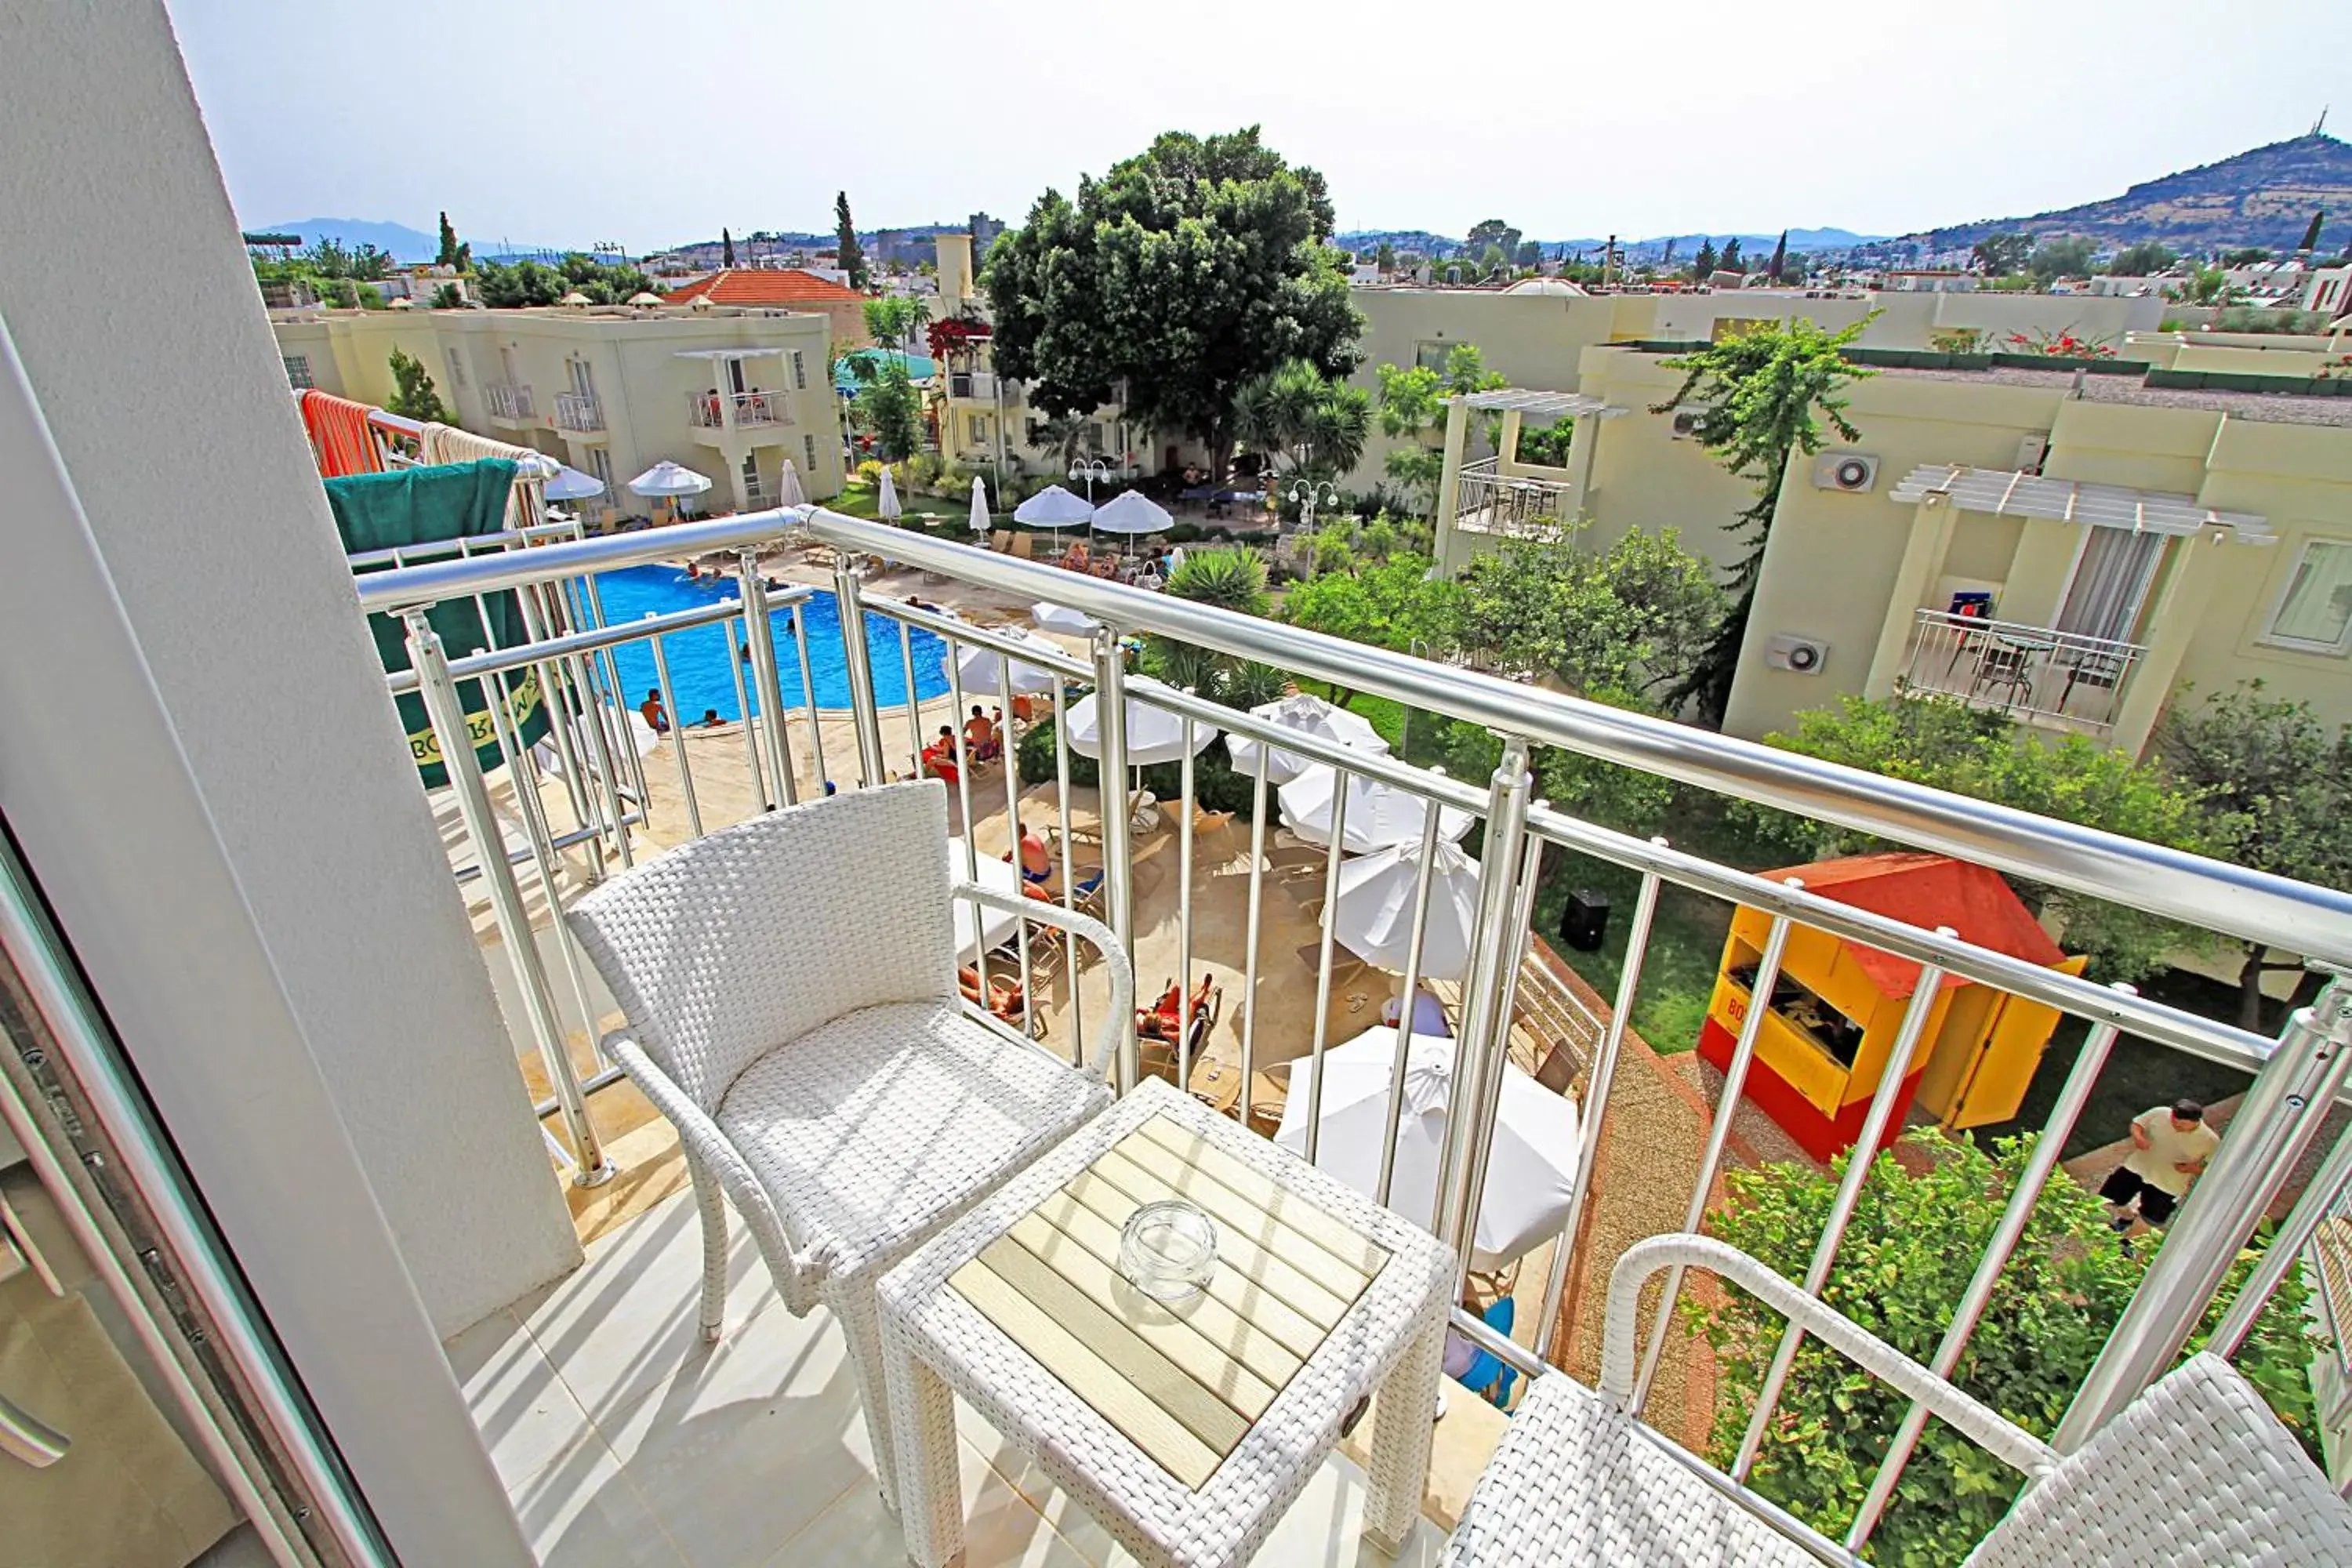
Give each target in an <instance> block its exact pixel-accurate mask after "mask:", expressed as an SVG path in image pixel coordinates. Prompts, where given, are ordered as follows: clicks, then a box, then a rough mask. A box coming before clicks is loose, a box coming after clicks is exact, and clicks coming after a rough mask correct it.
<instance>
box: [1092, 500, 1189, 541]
mask: <svg viewBox="0 0 2352 1568" xmlns="http://www.w3.org/2000/svg"><path fill="white" fill-rule="evenodd" d="M1175 522H1176V520H1175V519H1174V518H1173V517H1171V516H1170V515H1169V514H1168V509H1167V508H1166V507H1163V506H1161V505H1160V503H1159V502H1158V501H1156V500H1152V499H1151V498H1150V496H1148V495H1145V494H1144V493H1143V492H1142V491H1141V490H1126V491H1123V492H1121V493H1120V494H1118V495H1116V496H1113V497H1112V498H1111V499H1110V500H1107V501H1105V502H1103V503H1102V505H1100V506H1098V507H1097V508H1096V509H1095V516H1094V530H1095V531H1096V532H1097V533H1158V532H1160V531H1163V530H1165V529H1169V528H1172V527H1174V526H1175Z"/></svg>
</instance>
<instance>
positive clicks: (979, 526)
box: [971, 474, 989, 535]
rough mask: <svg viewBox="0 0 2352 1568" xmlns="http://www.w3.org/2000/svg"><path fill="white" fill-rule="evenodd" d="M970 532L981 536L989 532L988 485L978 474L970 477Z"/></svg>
mask: <svg viewBox="0 0 2352 1568" xmlns="http://www.w3.org/2000/svg"><path fill="white" fill-rule="evenodd" d="M971 531H973V532H974V533H977V534H982V535H985V534H986V533H987V532H988V531H989V521H988V485H987V482H986V481H985V480H983V479H982V478H981V477H980V476H979V475H978V474H974V475H972V477H971Z"/></svg>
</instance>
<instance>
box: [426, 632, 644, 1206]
mask: <svg viewBox="0 0 2352 1568" xmlns="http://www.w3.org/2000/svg"><path fill="white" fill-rule="evenodd" d="M428 607H429V606H428ZM400 618H401V624H402V626H403V627H404V629H405V630H406V632H407V636H408V662H409V666H410V668H413V669H415V671H416V689H417V693H418V695H420V696H421V697H423V698H424V700H425V714H426V716H427V717H428V718H429V719H430V720H431V721H432V724H433V736H434V740H435V741H436V743H438V744H439V746H440V748H441V765H442V767H443V769H444V770H445V771H446V773H448V775H449V784H450V786H451V788H452V790H453V791H454V792H455V794H456V795H457V812H458V815H459V816H461V817H462V818H464V820H465V824H466V835H467V837H469V838H470V839H472V840H473V847H474V856H475V858H476V859H477V860H478V861H479V862H480V864H481V868H482V882H483V885H484V886H485V887H487V888H488V889H489V894H490V913H491V915H492V916H493V917H494V918H495V919H496V920H497V921H498V925H499V940H500V941H501V942H504V943H505V944H506V949H507V954H508V957H509V959H510V960H511V961H512V963H514V970H515V981H516V985H517V988H518V989H519V990H520V992H521V993H522V1008H523V1017H524V1019H525V1021H526V1022H527V1023H528V1024H529V1026H530V1033H531V1041H532V1044H534V1045H535V1046H537V1047H539V1055H540V1059H541V1062H542V1063H543V1064H545V1066H546V1068H547V1078H548V1081H549V1083H551V1084H552V1085H553V1086H554V1089H555V1102H556V1105H557V1107H558V1109H560V1110H561V1111H562V1115H563V1124H564V1130H565V1131H568V1132H570V1133H571V1134H572V1148H573V1149H574V1150H575V1151H576V1152H577V1153H578V1154H579V1157H580V1165H579V1169H578V1170H577V1171H576V1172H574V1173H573V1174H572V1184H574V1185H575V1186H583V1187H596V1186H602V1185H604V1184H605V1183H606V1182H609V1181H611V1180H612V1179H613V1174H614V1168H615V1167H614V1164H613V1162H612V1160H611V1159H610V1158H609V1157H608V1156H607V1155H606V1154H605V1152H604V1139H603V1138H602V1137H601V1136H599V1135H598V1133H597V1131H596V1125H595V1123H594V1122H593V1121H591V1120H590V1119H589V1116H588V1101H587V1098H586V1097H585V1096H584V1095H583V1094H582V1093H581V1091H580V1079H579V1075H578V1074H577V1073H576V1072H575V1071H573V1069H572V1056H571V1053H570V1052H569V1051H567V1050H566V1049H565V1048H564V1040H563V1023H562V1017H561V1016H560V1015H559V1014H558V1013H557V1012H556V1009H555V997H554V994H553V993H552V992H551V990H550V989H549V986H548V981H547V966H546V965H545V964H544V963H541V960H540V954H539V943H538V939H537V938H536V937H535V936H534V935H533V934H532V931H531V928H530V909H529V907H528V906H526V905H525V904H524V902H523V899H522V889H521V888H520V886H519V885H518V884H517V883H516V881H515V875H514V867H513V865H512V864H511V863H509V861H508V859H507V847H506V838H505V836H504V835H503V834H501V833H500V832H499V825H498V818H497V817H496V816H494V815H493V814H492V812H491V810H490V791H489V786H488V784H485V783H484V782H483V779H482V766H481V761H480V759H479V758H478V757H477V756H475V754H474V742H473V734H472V731H471V730H470V729H469V728H468V726H467V722H466V705H465V703H464V702H463V701H461V700H459V698H458V696H457V682H456V681H455V680H454V679H451V678H450V675H449V659H448V656H447V654H446V653H445V652H444V651H443V649H442V647H441V638H440V637H439V636H438V634H436V632H435V631H434V630H433V627H432V625H431V623H430V622H428V621H427V620H426V619H425V607H420V608H416V609H411V610H404V611H402V612H401V617H400ZM517 787H518V788H529V787H530V785H528V784H522V783H520V782H519V783H518V784H517ZM549 912H550V915H551V918H553V919H555V920H559V921H560V920H562V918H563V912H562V910H560V909H551V910H550V911H549ZM558 934H559V937H560V935H561V933H558ZM591 1027H593V1024H592V1025H591Z"/></svg>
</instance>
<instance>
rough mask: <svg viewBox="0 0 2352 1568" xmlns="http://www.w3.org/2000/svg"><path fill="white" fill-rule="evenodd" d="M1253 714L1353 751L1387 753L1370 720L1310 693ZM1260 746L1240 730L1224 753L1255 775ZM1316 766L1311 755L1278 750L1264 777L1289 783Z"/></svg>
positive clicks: (1230, 736) (1258, 708) (1229, 739)
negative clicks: (1309, 756) (1305, 755)
mask: <svg viewBox="0 0 2352 1568" xmlns="http://www.w3.org/2000/svg"><path fill="white" fill-rule="evenodd" d="M1250 717H1251V718H1253V719H1264V720H1265V721H1268V722H1270V723H1274V724H1278V725H1280V726H1281V727H1282V728H1284V729H1286V730H1296V731H1298V732H1299V733H1300V734H1302V735H1313V736H1316V737H1318V739H1321V740H1326V741H1330V742H1334V743H1336V744H1339V745H1342V746H1345V747H1347V748H1348V749H1349V751H1351V752H1370V753H1372V754H1373V755H1375V756H1385V755H1386V754H1387V753H1388V749H1389V743H1388V742H1386V741H1383V740H1381V732H1380V731H1378V730H1375V729H1373V728H1372V726H1371V724H1370V721H1368V720H1366V719H1364V718H1362V717H1360V715H1358V714H1354V713H1350V712H1349V711H1348V710H1346V709H1345V708H1340V707H1337V706H1335V705H1333V704H1331V703H1328V702H1326V701H1324V700H1323V699H1321V698H1320V697H1317V696H1313V695H1311V694H1310V693H1307V692H1304V691H1300V692H1295V693H1293V694H1292V695H1290V696H1288V697H1285V698H1282V699H1280V700H1277V701H1274V702H1262V703H1260V704H1259V705H1258V706H1256V707H1255V708H1253V709H1251V710H1250ZM1257 747H1258V743H1257V742H1255V741H1254V740H1251V739H1250V738H1249V737H1248V736H1246V735H1243V734H1241V733H1239V732H1238V731H1234V732H1228V733H1227V734H1226V736H1225V754H1226V755H1228V756H1230V757H1231V758H1233V762H1234V772H1235V773H1247V774H1250V775H1252V776H1253V777H1255V775H1256V773H1257ZM1314 765H1315V763H1314V761H1313V760H1312V759H1311V758H1307V757H1302V756H1300V755H1299V754H1298V753H1297V752H1281V751H1277V752H1275V753H1274V754H1273V755H1272V756H1269V757H1268V758H1266V760H1265V776H1266V777H1267V778H1269V779H1271V780H1272V781H1273V782H1274V783H1276V784H1288V783H1289V782H1290V781H1291V780H1293V779H1295V778H1297V777H1298V776H1299V775H1300V774H1301V773H1305V772H1306V771H1307V769H1308V768H1311V767H1313V766H1314Z"/></svg>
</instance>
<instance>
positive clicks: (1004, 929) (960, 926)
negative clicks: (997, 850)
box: [947, 838, 1021, 963]
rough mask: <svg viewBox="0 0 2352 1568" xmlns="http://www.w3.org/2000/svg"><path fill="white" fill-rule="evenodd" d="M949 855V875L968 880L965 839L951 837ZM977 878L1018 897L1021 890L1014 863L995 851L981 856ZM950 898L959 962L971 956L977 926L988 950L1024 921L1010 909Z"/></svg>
mask: <svg viewBox="0 0 2352 1568" xmlns="http://www.w3.org/2000/svg"><path fill="white" fill-rule="evenodd" d="M947 856H948V875H949V876H950V877H951V878H952V879H955V880H956V881H959V882H961V881H964V880H967V877H966V872H967V871H968V870H969V868H968V867H966V866H965V865H964V860H963V840H962V839H961V838H950V839H949V840H948V841H947ZM978 880H979V882H980V885H981V886H982V887H983V888H986V889H989V891H991V892H993V893H1003V894H1007V895H1009V896H1014V897H1017V896H1018V895H1019V894H1020V891H1021V879H1020V878H1019V877H1017V876H1015V875H1014V874H1013V867H1012V865H1011V864H1010V863H1009V862H1007V861H1003V860H999V859H998V858H996V857H995V856H993V855H982V856H981V858H980V876H979V878H978ZM950 902H951V903H953V904H954V905H955V942H956V962H957V963H962V962H964V961H965V960H967V959H969V958H970V957H971V942H972V932H973V931H974V930H975V929H977V930H978V931H979V933H980V947H981V951H982V952H987V951H988V950H989V949H991V948H992V947H994V946H996V945H997V944H998V943H999V942H1003V941H1004V940H1005V939H1006V938H1008V937H1010V936H1011V935H1012V934H1013V927H1015V926H1017V925H1019V924H1020V923H1021V917H1020V916H1019V915H1016V914H1013V913H1012V912H1011V911H1010V910H995V909H986V908H982V906H980V905H979V904H976V903H974V902H973V901H972V900H970V899H954V900H950Z"/></svg>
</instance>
